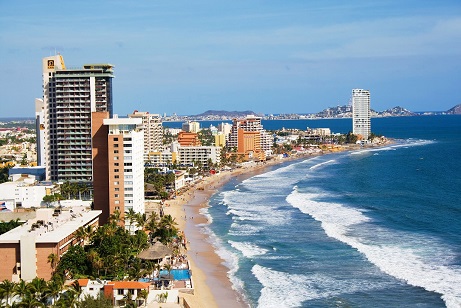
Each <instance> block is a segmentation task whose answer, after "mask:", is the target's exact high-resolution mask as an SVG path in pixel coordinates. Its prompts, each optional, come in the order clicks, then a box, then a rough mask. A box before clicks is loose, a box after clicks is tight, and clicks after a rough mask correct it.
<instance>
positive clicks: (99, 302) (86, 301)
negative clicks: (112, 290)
mask: <svg viewBox="0 0 461 308" xmlns="http://www.w3.org/2000/svg"><path fill="white" fill-rule="evenodd" d="M79 307H85V308H112V307H113V305H112V300H111V299H109V298H107V297H105V296H104V295H103V293H99V294H98V297H97V298H94V297H92V296H91V295H89V294H87V295H85V297H84V298H83V299H82V300H81V301H80V302H79Z"/></svg>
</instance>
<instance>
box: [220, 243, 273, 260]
mask: <svg viewBox="0 0 461 308" xmlns="http://www.w3.org/2000/svg"><path fill="white" fill-rule="evenodd" d="M228 242H229V244H230V245H231V246H232V247H234V248H235V249H237V250H238V251H240V252H241V253H242V254H243V255H244V256H245V257H247V258H253V257H256V256H261V255H264V254H266V253H267V252H268V250H267V249H265V248H261V247H259V246H257V245H255V244H253V243H250V242H235V241H228Z"/></svg>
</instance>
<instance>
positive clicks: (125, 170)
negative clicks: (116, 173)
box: [123, 169, 133, 172]
mask: <svg viewBox="0 0 461 308" xmlns="http://www.w3.org/2000/svg"><path fill="white" fill-rule="evenodd" d="M123 171H124V172H133V169H123Z"/></svg>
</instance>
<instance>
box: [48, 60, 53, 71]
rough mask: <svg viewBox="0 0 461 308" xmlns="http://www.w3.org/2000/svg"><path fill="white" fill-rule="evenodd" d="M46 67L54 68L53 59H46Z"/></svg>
mask: <svg viewBox="0 0 461 308" xmlns="http://www.w3.org/2000/svg"><path fill="white" fill-rule="evenodd" d="M48 69H49V70H54V60H48Z"/></svg>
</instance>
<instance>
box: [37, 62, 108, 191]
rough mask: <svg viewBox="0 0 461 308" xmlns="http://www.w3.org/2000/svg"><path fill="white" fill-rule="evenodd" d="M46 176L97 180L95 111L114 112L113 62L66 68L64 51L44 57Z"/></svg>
mask: <svg viewBox="0 0 461 308" xmlns="http://www.w3.org/2000/svg"><path fill="white" fill-rule="evenodd" d="M42 65H43V111H44V121H43V122H44V124H43V127H42V128H43V131H44V134H45V142H44V146H41V145H40V147H41V149H42V150H43V152H44V153H43V155H44V157H45V165H46V177H47V180H50V181H60V182H66V181H69V182H83V183H88V184H89V185H91V183H92V182H93V160H92V158H93V155H92V151H93V140H92V135H93V131H92V130H93V129H94V128H95V123H93V122H94V121H93V120H94V114H95V113H100V112H104V113H107V117H110V116H112V112H113V105H112V78H113V77H114V75H113V65H111V64H89V65H84V66H83V67H82V68H72V69H69V68H66V66H65V64H64V59H63V57H62V56H61V55H55V56H51V57H46V58H43V60H42Z"/></svg>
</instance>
